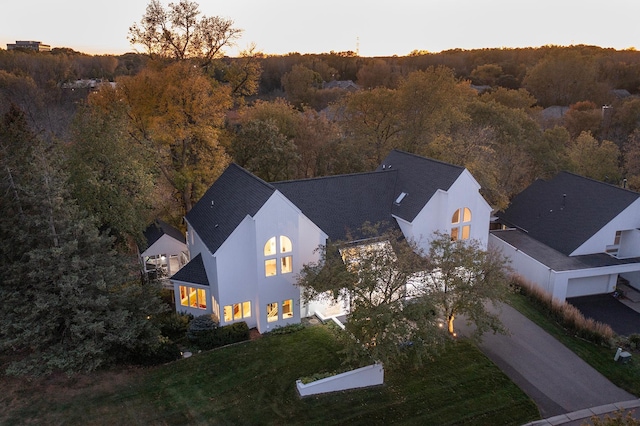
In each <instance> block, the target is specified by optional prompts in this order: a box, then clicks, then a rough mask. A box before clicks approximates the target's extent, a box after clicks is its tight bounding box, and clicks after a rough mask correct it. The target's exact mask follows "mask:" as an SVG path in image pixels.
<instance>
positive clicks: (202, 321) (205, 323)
mask: <svg viewBox="0 0 640 426" xmlns="http://www.w3.org/2000/svg"><path fill="white" fill-rule="evenodd" d="M218 324H219V323H218V321H216V320H214V319H213V315H200V316H197V317H195V318H194V319H193V320H192V321H191V323H190V324H189V329H188V330H187V338H188V339H189V340H190V341H192V342H195V341H197V340H198V339H200V338H201V336H203V335H204V334H207V333H208V332H210V331H211V330H215V329H216V328H217V327H218Z"/></svg>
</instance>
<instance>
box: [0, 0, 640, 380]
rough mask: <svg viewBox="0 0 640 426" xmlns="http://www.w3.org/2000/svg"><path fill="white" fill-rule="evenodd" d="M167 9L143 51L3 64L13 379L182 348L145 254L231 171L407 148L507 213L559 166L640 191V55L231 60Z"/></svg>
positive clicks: (135, 34)
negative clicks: (163, 331) (458, 175)
mask: <svg viewBox="0 0 640 426" xmlns="http://www.w3.org/2000/svg"><path fill="white" fill-rule="evenodd" d="M170 7H173V8H174V9H171V10H165V9H164V8H163V7H162V6H161V5H160V3H158V2H157V1H152V2H151V3H150V4H149V6H148V7H147V10H146V13H145V14H144V15H143V19H142V20H141V23H140V26H137V25H135V24H134V25H133V26H132V27H131V29H130V35H129V36H130V38H129V39H130V41H131V42H132V44H133V45H135V46H137V47H139V48H140V51H141V52H142V53H129V54H126V55H122V56H109V55H106V56H91V55H85V54H82V53H79V52H75V51H73V50H71V49H53V50H52V51H51V52H29V51H17V50H14V51H5V50H0V116H1V117H2V120H0V241H1V242H2V247H3V248H2V250H0V255H1V257H0V291H1V293H0V308H1V309H2V312H3V315H2V320H0V325H1V327H0V343H1V344H0V350H2V351H4V352H5V353H6V352H7V351H9V352H12V351H13V352H15V353H19V354H21V357H20V359H26V360H30V362H31V363H30V364H24V363H22V364H21V363H18V364H12V367H11V368H12V371H14V372H16V371H18V370H20V369H22V370H24V371H31V370H36V371H54V370H57V369H61V370H67V371H71V370H77V369H94V368H97V367H99V366H101V365H109V364H110V363H113V362H116V361H118V357H117V356H116V355H115V354H116V353H129V352H127V351H139V350H143V351H147V353H149V351H150V350H151V349H149V348H152V349H153V348H155V349H158V348H159V347H162V345H164V344H165V343H167V342H166V339H164V338H163V337H162V336H161V335H160V334H159V331H158V328H157V327H155V328H154V326H152V325H148V324H149V323H147V322H146V318H147V317H151V316H153V315H157V314H158V313H159V312H161V311H162V309H163V307H162V305H161V304H160V303H159V302H158V301H157V295H154V294H153V291H151V289H150V288H149V287H144V286H143V285H141V284H140V282H139V281H140V280H139V279H138V278H137V277H136V274H135V273H134V272H131V271H134V270H135V265H136V260H135V256H134V254H135V249H134V247H135V246H136V244H137V245H139V246H143V245H144V241H143V240H142V230H143V229H144V228H145V226H146V225H147V224H148V223H150V222H151V221H152V220H153V219H154V218H156V217H161V218H163V219H165V220H167V221H169V222H172V223H173V224H174V225H177V226H183V223H182V217H183V216H184V214H185V213H186V212H188V211H189V210H190V209H191V207H192V206H193V204H194V203H195V202H197V201H198V199H199V198H200V196H201V195H202V194H203V193H204V191H205V190H206V189H207V188H208V187H209V186H210V185H211V184H212V183H213V182H214V181H215V179H216V178H217V177H218V176H219V174H220V173H221V172H222V171H223V170H224V168H225V167H226V166H227V165H228V164H229V162H231V161H234V162H236V163H238V164H239V165H241V166H242V167H245V168H246V169H248V170H250V171H251V172H253V173H255V174H256V175H258V176H259V177H261V178H263V179H265V180H267V181H277V180H287V179H300V178H309V177H315V176H325V175H331V174H340V173H353V172H361V171H370V170H373V169H374V168H375V167H376V166H377V165H378V164H379V163H380V161H381V160H382V159H383V158H384V157H385V156H386V154H387V153H388V152H389V150H391V149H394V148H398V149H402V150H405V151H408V152H412V153H416V154H419V155H424V156H427V157H432V158H436V159H440V160H443V161H446V162H450V163H454V164H459V165H463V166H465V167H467V168H468V169H469V170H470V171H471V173H472V174H473V175H474V176H475V177H476V179H477V180H478V181H479V182H480V183H481V185H482V187H483V189H482V191H483V194H484V195H485V197H486V198H487V200H488V201H489V202H490V203H491V204H492V205H493V206H494V207H495V208H503V207H505V206H507V205H508V203H509V200H510V199H511V197H513V196H514V195H515V194H517V193H518V192H520V191H521V190H522V189H524V188H525V187H526V186H528V185H529V184H531V183H532V182H533V181H534V180H535V179H537V178H548V177H551V176H553V175H554V174H555V173H556V172H558V171H560V170H570V171H574V172H576V173H579V174H582V175H586V176H589V177H592V178H595V179H599V180H603V181H607V182H610V183H612V184H616V185H622V184H623V182H624V184H626V185H628V186H629V187H630V188H632V189H636V190H637V189H640V97H638V95H639V92H640V52H636V51H633V50H626V51H616V50H613V49H601V48H598V47H593V46H571V47H560V46H545V47H541V48H528V49H482V50H470V51H465V50H452V51H445V52H440V53H428V52H414V53H412V54H411V55H409V56H406V57H389V58H363V57H359V56H357V55H356V54H354V53H353V52H339V53H335V52H331V53H327V54H319V55H301V54H297V53H292V54H289V55H283V56H268V55H264V54H261V53H260V52H258V51H257V50H256V48H255V47H250V48H248V49H247V50H246V51H244V52H242V54H241V55H240V56H239V57H234V58H230V57H227V56H225V55H224V51H225V49H226V48H228V47H229V46H231V45H233V44H234V42H235V40H236V39H237V37H238V34H239V32H240V30H238V29H236V28H235V27H234V25H233V22H232V21H230V20H225V19H221V18H218V17H204V16H200V12H199V11H198V7H197V4H195V3H193V2H189V1H181V2H180V3H179V4H177V5H173V6H172V5H170ZM170 17H171V19H170ZM90 80H91V81H90ZM33 271H37V273H35V272H33ZM20 301H23V302H24V303H29V307H27V306H26V305H25V304H24V303H22V304H21V302H20ZM89 302H90V303H89ZM32 305H35V306H32ZM51 312H54V313H55V315H53V314H51ZM114 315H115V316H114ZM119 316H121V317H123V318H126V319H127V320H126V321H124V322H122V321H119V320H118V318H119ZM116 335H118V336H120V335H124V336H126V338H123V339H119V338H117V337H116ZM88 336H91V339H89V337H88ZM80 342H84V343H80ZM140 348H143V349H140ZM155 349H154V350H155ZM13 352H12V353H13ZM25 357H26V358H25Z"/></svg>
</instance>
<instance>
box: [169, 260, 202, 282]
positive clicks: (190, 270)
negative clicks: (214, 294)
mask: <svg viewBox="0 0 640 426" xmlns="http://www.w3.org/2000/svg"><path fill="white" fill-rule="evenodd" d="M171 281H181V282H184V283H192V284H199V285H209V279H208V278H207V272H206V271H205V269H204V262H203V261H202V255H201V254H198V255H197V256H196V257H194V258H193V259H191V261H189V263H187V264H186V265H184V266H183V267H182V269H180V270H179V271H178V272H176V273H175V274H173V275H172V276H171Z"/></svg>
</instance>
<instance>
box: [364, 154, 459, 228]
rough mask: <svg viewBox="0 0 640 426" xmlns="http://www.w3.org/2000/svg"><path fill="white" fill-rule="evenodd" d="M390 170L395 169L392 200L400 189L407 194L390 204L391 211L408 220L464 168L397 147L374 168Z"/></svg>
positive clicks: (453, 180)
mask: <svg viewBox="0 0 640 426" xmlns="http://www.w3.org/2000/svg"><path fill="white" fill-rule="evenodd" d="M389 169H391V170H396V171H397V172H398V177H397V183H396V188H395V190H396V192H395V195H394V200H395V199H396V198H397V197H398V196H399V195H400V194H401V193H402V192H405V193H406V194H407V195H406V196H405V197H404V199H403V200H402V202H401V203H400V204H399V205H396V204H394V205H393V207H392V208H393V210H392V212H393V214H394V215H396V216H398V217H401V218H402V219H404V220H406V221H409V222H413V219H415V218H416V216H417V215H418V213H420V211H421V210H422V208H423V207H424V206H425V204H426V203H427V201H429V200H430V199H431V197H433V195H434V194H435V193H436V191H437V190H438V189H442V190H445V191H447V190H448V189H449V188H450V187H451V185H453V183H454V182H455V181H456V180H457V179H458V177H460V175H461V174H462V172H463V171H464V167H460V166H454V165H453V164H448V163H443V162H441V161H437V160H432V159H429V158H425V157H420V156H418V155H414V154H409V153H408V152H403V151H399V150H393V151H391V152H390V153H389V155H387V157H386V158H385V159H384V160H383V161H382V164H381V165H380V166H379V167H378V169H377V170H378V171H382V170H389Z"/></svg>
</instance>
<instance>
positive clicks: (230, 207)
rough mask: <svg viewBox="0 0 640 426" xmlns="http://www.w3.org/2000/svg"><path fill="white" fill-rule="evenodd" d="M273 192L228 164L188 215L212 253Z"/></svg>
mask: <svg viewBox="0 0 640 426" xmlns="http://www.w3.org/2000/svg"><path fill="white" fill-rule="evenodd" d="M274 191H275V189H274V188H273V186H271V185H269V184H268V183H266V182H265V181H263V180H262V179H260V178H258V177H256V176H254V175H252V174H251V173H249V172H248V171H246V170H245V169H243V168H242V167H240V166H238V165H237V164H231V165H230V166H229V167H227V169H226V170H225V171H224V172H223V173H222V175H220V177H219V178H218V179H217V180H216V181H215V182H214V183H213V185H211V187H210V188H209V189H208V190H207V192H205V194H204V195H203V196H202V198H201V199H200V200H199V201H198V202H197V203H196V204H195V205H194V206H193V208H192V209H191V211H189V213H187V215H186V219H187V222H189V223H190V224H191V226H192V227H193V228H194V229H195V230H196V232H197V233H198V235H199V236H200V238H201V239H202V241H203V242H204V244H205V245H206V246H207V247H208V248H209V250H210V251H211V253H215V252H216V251H217V250H218V248H219V247H220V246H221V245H222V243H224V242H225V240H226V239H227V238H228V237H229V235H231V233H232V232H233V231H234V230H235V229H236V227H237V226H238V225H239V224H240V222H242V220H243V219H244V218H245V217H246V216H247V215H250V216H253V215H255V214H256V213H257V212H258V210H260V208H261V207H262V206H263V205H264V203H265V202H266V201H267V200H268V199H269V197H271V195H272V194H273V193H274Z"/></svg>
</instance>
